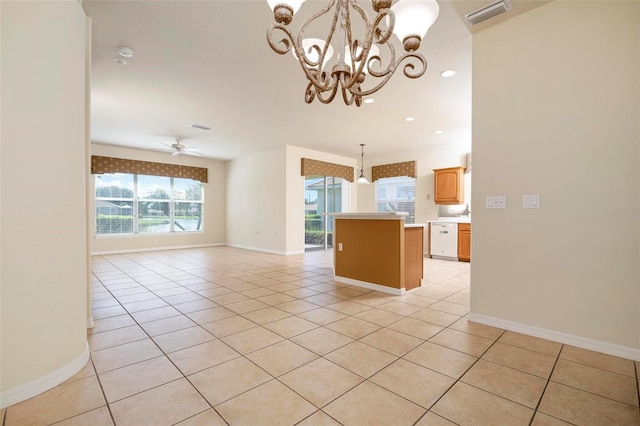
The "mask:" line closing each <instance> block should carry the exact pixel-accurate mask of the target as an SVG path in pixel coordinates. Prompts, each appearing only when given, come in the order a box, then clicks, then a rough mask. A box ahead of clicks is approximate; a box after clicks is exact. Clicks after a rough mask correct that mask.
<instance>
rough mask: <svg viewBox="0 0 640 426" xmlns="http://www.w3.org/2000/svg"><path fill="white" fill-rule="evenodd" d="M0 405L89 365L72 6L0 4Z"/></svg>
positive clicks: (79, 36) (80, 33)
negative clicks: (0, 125) (0, 124)
mask: <svg viewBox="0 0 640 426" xmlns="http://www.w3.org/2000/svg"><path fill="white" fill-rule="evenodd" d="M0 10H1V17H2V21H1V22H2V24H1V31H2V59H1V64H2V100H1V102H2V107H1V110H2V113H1V120H2V146H1V152H2V155H1V156H0V157H1V160H0V161H1V177H0V183H1V187H2V189H1V194H2V195H1V196H2V204H1V214H0V216H1V218H2V226H1V231H0V232H1V238H0V241H1V251H0V253H1V254H0V257H1V268H0V269H1V293H2V301H1V303H2V304H1V307H0V311H1V320H0V323H1V332H0V335H1V336H2V348H1V351H0V358H1V362H0V364H1V370H0V376H1V377H2V380H1V383H0V392H1V393H0V405H2V406H6V405H9V404H13V403H16V402H18V401H20V400H22V399H26V398H28V397H30V396H33V395H35V394H37V393H39V392H42V391H44V390H46V389H47V388H49V387H52V386H55V385H56V384H58V383H60V382H61V381H63V380H65V379H66V378H68V377H69V376H71V375H73V374H74V373H76V372H77V371H78V370H79V369H80V368H82V367H83V366H84V364H85V362H86V360H87V359H88V356H89V351H88V346H87V338H86V324H87V317H86V304H87V260H86V256H87V240H86V208H87V205H86V196H85V189H86V188H85V177H86V173H87V171H86V163H85V160H86V155H87V150H86V142H85V117H86V115H85V76H86V74H85V71H86V70H85V66H86V56H85V55H86V25H87V21H86V17H85V15H84V12H83V10H82V8H81V7H80V4H79V3H78V2H76V1H65V2H54V3H50V2H9V1H3V2H1V3H0Z"/></svg>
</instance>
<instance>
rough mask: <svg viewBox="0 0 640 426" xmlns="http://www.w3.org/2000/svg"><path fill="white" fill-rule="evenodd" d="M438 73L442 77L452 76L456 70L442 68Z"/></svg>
mask: <svg viewBox="0 0 640 426" xmlns="http://www.w3.org/2000/svg"><path fill="white" fill-rule="evenodd" d="M440 75H441V76H443V77H453V76H454V75H456V70H444V71H442V72H441V73H440Z"/></svg>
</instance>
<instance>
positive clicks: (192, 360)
mask: <svg viewBox="0 0 640 426" xmlns="http://www.w3.org/2000/svg"><path fill="white" fill-rule="evenodd" d="M331 262H332V253H331V252H310V253H307V254H304V255H295V256H278V255H269V254H262V253H256V252H250V251H245V250H240V249H235V248H229V247H214V248H205V249H191V250H175V251H164V252H145V253H135V254H126V255H109V256H96V257H94V258H93V259H92V271H93V284H92V287H93V315H94V319H95V328H94V329H93V330H90V332H89V336H88V339H89V345H90V348H91V361H90V362H89V363H88V364H87V366H86V367H85V368H84V369H83V370H82V371H80V372H79V373H78V374H76V375H75V376H74V377H72V378H71V379H69V380H67V381H66V382H65V383H63V384H61V385H59V386H57V387H55V388H53V389H51V390H49V391H48V392H45V393H43V394H42V395H39V396H37V397H35V398H32V399H30V400H27V401H24V402H22V403H19V404H16V405H14V406H11V407H9V408H7V409H6V410H3V411H0V418H1V419H2V421H0V424H2V425H6V426H14V425H20V426H24V425H49V424H56V425H61V426H62V425H66V426H69V425H82V426H85V425H86V426H100V425H112V424H117V425H154V426H155V425H174V424H179V425H182V426H186V425H224V424H231V425H275V424H278V425H294V424H299V425H307V426H308V425H338V424H343V425H367V426H368V425H398V426H401V425H453V424H459V425H467V424H476V425H509V426H512V425H536V426H538V425H566V424H574V425H606V424H611V425H639V424H640V413H639V409H638V406H639V402H638V387H639V385H640V382H639V381H638V372H639V370H640V363H634V362H633V361H630V360H626V359H622V358H616V357H612V356H609V355H604V354H601V353H596V352H591V351H587V350H583V349H578V348H575V347H571V346H567V345H562V344H559V343H555V342H551V341H547V340H543V339H538V338H534V337H528V336H525V335H521V334H517V333H513V332H509V331H506V332H505V331H504V330H500V329H496V328H493V327H488V326H484V325H480V324H475V323H472V322H469V321H468V320H467V319H466V315H467V313H468V307H469V267H470V266H469V264H466V263H457V262H447V261H438V260H431V259H425V277H426V284H425V286H423V287H422V288H420V289H417V290H415V291H412V292H411V293H410V294H407V295H405V296H402V297H399V296H390V295H387V294H383V293H378V292H372V291H367V290H365V289H362V288H358V287H351V286H347V285H343V284H339V283H335V282H334V281H333V279H332V275H331V274H332V268H331Z"/></svg>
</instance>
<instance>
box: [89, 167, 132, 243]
mask: <svg viewBox="0 0 640 426" xmlns="http://www.w3.org/2000/svg"><path fill="white" fill-rule="evenodd" d="M95 182H96V234H131V233H133V201H134V196H133V188H134V186H133V175H130V174H123V173H114V174H103V175H96V178H95Z"/></svg>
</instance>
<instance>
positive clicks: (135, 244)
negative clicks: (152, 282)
mask: <svg viewBox="0 0 640 426" xmlns="http://www.w3.org/2000/svg"><path fill="white" fill-rule="evenodd" d="M91 155H99V156H104V157H115V158H126V159H130V160H140V161H152V162H156V163H169V164H181V165H185V166H193V167H204V168H207V170H208V179H209V182H208V183H205V184H204V185H203V188H204V217H203V232H185V233H171V234H169V233H166V234H147V235H128V236H107V235H100V236H96V224H95V214H94V212H95V198H94V197H93V194H95V178H94V175H91V174H90V173H91V172H90V171H87V178H88V179H89V181H90V188H91V195H92V196H91V197H89V198H90V199H89V222H90V224H89V225H90V228H89V229H90V238H91V253H92V254H96V253H109V252H126V251H136V250H149V249H152V250H155V249H169V248H175V247H193V246H206V245H214V244H224V243H225V241H226V236H225V215H226V210H225V203H226V201H225V199H226V187H225V165H224V162H222V161H217V160H212V159H210V158H200V157H194V156H187V155H179V156H171V155H169V154H167V153H164V152H152V151H142V150H137V149H130V148H123V147H116V146H109V145H102V144H96V143H93V144H91Z"/></svg>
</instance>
